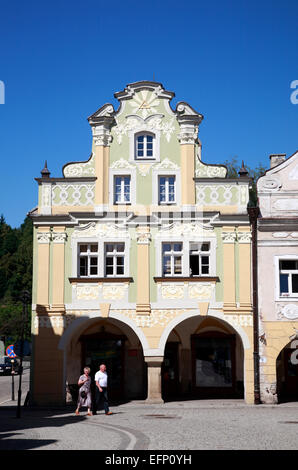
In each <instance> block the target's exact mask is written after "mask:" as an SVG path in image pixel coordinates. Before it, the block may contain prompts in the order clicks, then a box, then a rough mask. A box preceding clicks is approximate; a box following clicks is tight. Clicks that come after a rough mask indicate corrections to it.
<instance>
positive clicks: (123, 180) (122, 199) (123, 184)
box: [113, 175, 131, 205]
mask: <svg viewBox="0 0 298 470" xmlns="http://www.w3.org/2000/svg"><path fill="white" fill-rule="evenodd" d="M117 178H120V179H121V182H120V186H121V191H120V200H119V201H117V200H116V186H117V185H116V179H117ZM125 178H129V200H128V201H126V200H125ZM113 189H114V204H122V205H123V204H124V205H125V204H131V176H130V175H114V186H113Z"/></svg>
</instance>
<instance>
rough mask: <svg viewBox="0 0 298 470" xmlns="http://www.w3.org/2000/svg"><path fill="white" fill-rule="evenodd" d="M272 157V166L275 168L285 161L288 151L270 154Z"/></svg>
mask: <svg viewBox="0 0 298 470" xmlns="http://www.w3.org/2000/svg"><path fill="white" fill-rule="evenodd" d="M269 158H270V168H274V167H275V166H277V165H279V164H280V163H282V162H284V161H285V159H286V153H273V154H272V155H269Z"/></svg>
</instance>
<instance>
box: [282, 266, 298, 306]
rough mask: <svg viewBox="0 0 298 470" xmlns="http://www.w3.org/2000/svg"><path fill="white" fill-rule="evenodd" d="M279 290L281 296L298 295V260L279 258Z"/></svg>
mask: <svg viewBox="0 0 298 470" xmlns="http://www.w3.org/2000/svg"><path fill="white" fill-rule="evenodd" d="M279 292H280V296H281V297H298V260H291V259H287V260H286V259H283V260H279Z"/></svg>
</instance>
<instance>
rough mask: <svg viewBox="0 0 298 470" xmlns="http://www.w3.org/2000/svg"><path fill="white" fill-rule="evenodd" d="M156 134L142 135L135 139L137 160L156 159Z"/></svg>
mask: <svg viewBox="0 0 298 470" xmlns="http://www.w3.org/2000/svg"><path fill="white" fill-rule="evenodd" d="M153 147H154V134H149V133H141V134H137V135H136V137H135V158H136V160H142V159H148V158H149V159H153V158H154V152H153Z"/></svg>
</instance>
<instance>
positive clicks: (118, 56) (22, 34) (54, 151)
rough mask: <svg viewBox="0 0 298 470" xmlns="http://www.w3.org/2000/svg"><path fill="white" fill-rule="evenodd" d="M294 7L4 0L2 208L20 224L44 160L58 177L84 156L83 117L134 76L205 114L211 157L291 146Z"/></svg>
mask: <svg viewBox="0 0 298 470" xmlns="http://www.w3.org/2000/svg"><path fill="white" fill-rule="evenodd" d="M297 18H298V2H297V0H283V1H281V0H280V1H278V0H258V1H257V0H216V1H215V0H209V1H208V2H206V1H205V0H204V1H202V0H184V1H183V2H178V1H177V2H175V0H172V1H169V0H159V1H157V0H151V1H147V2H144V1H141V0H126V1H125V2H124V1H123V0H122V1H120V0H111V1H109V2H106V1H102V0H97V1H96V0H84V1H76V0H72V1H69V0H65V1H64V0H60V1H56V0H51V1H48V0H44V1H42V2H40V1H35V0H32V1H30V0H28V1H21V0H16V1H14V2H11V1H9V0H0V41H1V48H0V59H1V61H0V81H2V82H3V83H4V84H5V104H0V155H1V163H2V168H1V169H2V171H1V174H2V178H1V189H0V214H1V213H2V214H4V216H5V219H6V221H7V223H9V224H10V225H12V226H13V227H17V226H19V225H20V224H21V223H22V222H23V220H24V218H25V217H26V214H27V212H28V211H29V210H31V209H32V208H33V207H35V206H36V205H37V183H36V182H35V180H34V178H35V177H39V176H40V171H41V169H42V168H43V166H44V162H45V160H47V161H48V167H49V169H50V171H51V176H53V177H54V176H56V177H60V176H62V167H63V165H64V164H65V163H67V162H68V161H82V160H87V159H88V158H89V156H90V152H91V128H90V126H89V124H88V122H87V117H88V116H90V115H91V114H92V113H93V112H94V111H96V110H97V109H98V108H99V107H100V106H102V105H103V104H104V103H107V102H111V103H113V104H114V105H116V106H117V102H116V100H115V99H114V96H113V95H114V93H115V92H116V91H120V90H123V89H124V87H125V86H126V85H127V84H128V83H131V82H135V81H139V80H153V79H155V80H156V81H158V82H161V83H163V85H164V87H165V88H166V89H167V90H170V91H174V92H175V94H176V96H175V98H174V99H173V101H172V106H173V107H174V106H175V104H176V102H178V101H187V102H188V103H189V104H191V106H193V107H194V108H195V109H196V110H197V111H198V112H200V113H202V114H203V115H204V120H203V122H202V124H201V126H200V139H201V141H202V145H203V147H202V157H203V161H205V162H207V163H217V162H218V163H222V162H224V161H225V160H228V159H231V158H233V157H237V158H238V160H239V161H241V160H244V161H245V163H246V164H247V165H248V166H250V167H254V166H256V165H258V163H262V164H264V165H266V166H267V165H269V158H268V157H269V154H271V153H286V154H287V156H290V155H292V154H293V153H294V152H295V151H296V150H298V132H297V131H298V104H297V105H295V104H293V103H292V102H291V100H290V96H291V93H292V92H293V90H291V88H290V84H291V82H292V81H294V80H298V68H297V64H298V60H297V59H298V19H297Z"/></svg>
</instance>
